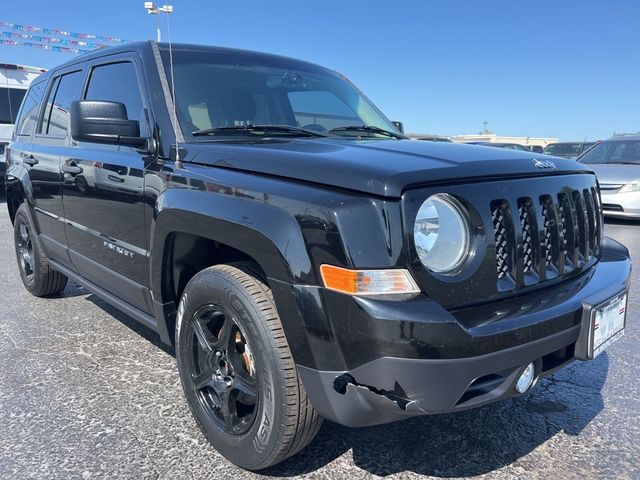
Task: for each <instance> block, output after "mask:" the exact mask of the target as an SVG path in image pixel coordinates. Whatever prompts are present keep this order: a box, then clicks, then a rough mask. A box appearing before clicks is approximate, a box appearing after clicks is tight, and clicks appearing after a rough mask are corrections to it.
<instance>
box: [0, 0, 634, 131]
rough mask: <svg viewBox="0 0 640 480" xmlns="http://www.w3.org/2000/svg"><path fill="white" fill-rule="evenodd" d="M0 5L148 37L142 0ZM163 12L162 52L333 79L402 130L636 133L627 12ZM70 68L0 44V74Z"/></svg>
mask: <svg viewBox="0 0 640 480" xmlns="http://www.w3.org/2000/svg"><path fill="white" fill-rule="evenodd" d="M165 1H167V0H165ZM3 3H4V5H3V8H2V11H1V13H0V20H1V21H4V22H11V23H17V24H29V25H35V26H40V27H45V28H56V29H60V30H68V31H74V32H80V33H92V34H100V35H112V36H115V37H120V38H126V39H129V40H146V39H152V38H155V34H156V31H155V17H151V16H149V15H148V14H147V13H146V11H145V9H144V1H143V0H109V1H101V2H96V1H89V0H86V1H64V0H57V1H51V0H27V1H5V2H3ZM171 3H172V5H173V6H174V13H173V14H172V17H171V30H172V37H173V41H174V42H186V43H201V44H208V45H219V46H225V47H234V48H242V49H250V50H257V51H263V52H269V53H276V54H281V55H286V56H291V57H295V58H300V59H303V60H307V61H311V62H314V63H318V64H321V65H323V66H326V67H329V68H332V69H335V70H338V71H340V72H341V73H342V74H344V75H346V76H347V77H349V78H350V79H351V80H352V81H353V82H354V83H355V84H356V85H357V86H358V87H359V88H360V89H361V90H362V91H363V92H364V93H365V94H366V95H367V96H368V97H369V98H370V99H371V100H372V101H373V102H374V103H375V104H376V105H377V106H378V107H379V108H380V109H381V110H382V111H383V112H384V113H385V114H386V115H387V116H388V117H389V118H390V119H392V120H399V121H402V122H404V125H405V131H406V132H414V133H423V134H427V133H433V134H440V135H458V134H476V133H479V132H480V131H481V130H483V129H484V125H483V122H484V121H486V122H488V129H489V130H490V131H492V132H494V133H497V134H499V135H507V136H525V137H526V136H531V137H557V138H560V140H566V141H571V140H583V139H589V140H597V139H602V138H608V137H610V136H611V135H612V134H613V133H614V132H637V131H640V115H639V113H640V91H639V88H638V86H639V85H640V82H639V80H640V28H639V26H640V2H639V1H638V0H618V1H615V2H613V1H611V2H605V1H592V0H562V1H561V0H536V1H534V0H530V1H527V0H484V1H479V0H468V1H462V0H440V1H433V0H422V1H420V0H412V1H402V0H400V1H395V2H382V1H378V0H369V1H362V0H341V1H337V0H325V1H323V2H320V1H315V2H308V1H293V0H277V1H269V2H265V1H259V0H244V1H242V2H239V1H229V0H227V1H220V0H207V1H205V0H173V1H172V2H171ZM162 23H163V40H166V39H167V36H166V35H167V28H166V20H165V19H164V18H163V22H162ZM0 30H6V28H3V27H0ZM70 57H71V55H69V54H65V53H50V52H45V51H42V50H37V49H32V48H27V47H14V46H0V63H19V64H24V65H34V66H40V67H44V68H51V67H53V66H55V65H57V64H60V63H63V62H65V61H67V60H69V58H70Z"/></svg>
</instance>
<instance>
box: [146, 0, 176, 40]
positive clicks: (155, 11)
mask: <svg viewBox="0 0 640 480" xmlns="http://www.w3.org/2000/svg"><path fill="white" fill-rule="evenodd" d="M144 8H145V9H146V10H147V13H148V14H149V15H156V33H157V36H158V42H160V41H162V38H161V34H160V14H161V13H166V14H167V15H168V14H170V13H173V5H162V6H161V7H160V6H156V5H155V4H154V3H153V2H144Z"/></svg>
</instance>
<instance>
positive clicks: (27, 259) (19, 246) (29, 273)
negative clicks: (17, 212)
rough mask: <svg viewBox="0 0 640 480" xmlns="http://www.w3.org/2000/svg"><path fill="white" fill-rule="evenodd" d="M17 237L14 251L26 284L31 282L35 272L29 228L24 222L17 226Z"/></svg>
mask: <svg viewBox="0 0 640 480" xmlns="http://www.w3.org/2000/svg"><path fill="white" fill-rule="evenodd" d="M17 230H18V232H19V237H18V240H17V242H16V250H17V254H18V266H19V268H20V270H21V273H22V274H23V275H24V278H25V279H26V281H27V282H29V283H31V282H33V275H34V271H35V266H34V258H33V243H32V241H31V228H30V227H29V225H28V224H27V223H25V222H22V221H20V222H19V223H18V224H17Z"/></svg>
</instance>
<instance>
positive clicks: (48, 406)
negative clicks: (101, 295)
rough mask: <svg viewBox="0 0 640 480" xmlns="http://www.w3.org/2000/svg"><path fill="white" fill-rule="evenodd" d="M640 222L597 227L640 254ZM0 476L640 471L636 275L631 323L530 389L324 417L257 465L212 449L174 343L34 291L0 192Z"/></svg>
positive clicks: (595, 474) (72, 288) (66, 296)
mask: <svg viewBox="0 0 640 480" xmlns="http://www.w3.org/2000/svg"><path fill="white" fill-rule="evenodd" d="M638 232H640V225H636V224H633V223H630V222H622V221H616V222H608V224H607V226H606V233H607V235H609V236H612V237H614V238H616V239H617V240H619V241H621V242H623V243H624V244H626V245H627V246H628V247H629V249H630V250H631V254H632V258H634V259H635V258H638V256H639V255H640V235H638ZM0 236H1V237H0V238H2V242H0V272H1V273H0V277H1V278H2V280H3V282H2V283H3V292H4V295H3V297H2V302H1V305H0V365H1V367H0V425H1V430H0V478H2V479H22V478H38V479H45V478H46V479H58V478H59V479H68V478H69V479H71V478H82V479H93V478H136V479H147V478H149V479H151V478H153V479H180V478H212V479H227V478H242V479H245V478H271V477H274V478H290V477H299V478H318V479H340V478H348V479H351V480H355V479H362V478H370V477H376V476H383V477H387V478H459V477H460V478H464V477H474V478H496V479H504V478H518V479H521V478H527V479H529V478H612V479H613V478H616V479H638V478H640V424H639V422H638V418H640V396H639V393H640V386H639V382H638V375H639V374H640V349H639V348H638V342H639V340H640V327H639V325H638V322H639V321H640V315H639V312H640V291H639V289H640V278H639V277H640V275H639V274H638V271H637V270H636V271H635V272H634V274H633V277H634V278H633V281H632V282H633V283H632V289H631V293H630V298H629V308H628V312H629V315H628V328H627V335H626V336H625V337H624V338H623V339H622V340H621V341H619V342H618V343H617V344H615V345H614V346H613V347H612V348H611V349H610V350H609V351H608V352H607V353H605V354H603V355H601V356H600V357H598V358H597V359H596V360H595V361H593V362H590V363H577V364H574V365H572V366H571V367H569V368H567V369H565V370H563V371H561V372H559V373H558V374H556V375H555V376H553V377H552V378H550V379H548V380H544V381H542V382H541V383H540V384H539V385H538V386H537V387H536V388H535V389H534V390H533V391H532V392H531V394H529V395H528V396H525V397H522V398H517V399H514V400H507V401H503V402H500V403H497V404H493V405H490V406H487V407H484V408H481V409H479V410H473V411H468V412H463V413H458V414H454V415H440V416H433V417H423V418H417V419H412V420H408V421H405V422H401V423H396V424H391V425H384V426H379V427H372V428H365V429H358V430H355V429H347V428H344V427H341V426H337V425H335V424H331V423H329V422H325V424H324V426H323V427H322V429H321V431H320V434H319V435H318V436H317V438H316V439H315V440H314V441H313V443H312V444H311V445H310V446H309V447H308V448H307V449H305V450H304V451H303V452H301V453H300V454H298V455H297V456H295V457H293V458H291V459H289V460H288V461H286V462H284V463H283V464H281V465H279V466H277V467H274V468H272V469H271V470H269V471H267V472H263V474H261V475H258V474H250V473H248V472H245V471H242V470H240V469H238V468H236V467H234V466H232V465H231V464H230V463H228V462H227V461H225V460H224V459H223V458H222V457H221V456H220V455H218V454H217V453H216V451H215V450H213V448H211V447H210V446H209V445H208V444H207V442H206V440H205V439H204V437H203V435H201V434H200V432H199V430H198V429H197V427H196V424H195V422H194V421H193V420H192V418H191V416H190V414H189V411H188V408H187V405H186V402H185V400H184V399H183V395H182V391H181V388H180V385H179V380H178V373H177V370H176V362H175V358H174V357H173V355H172V351H171V350H170V349H168V348H166V347H164V346H163V345H162V344H161V343H160V341H159V338H158V337H157V336H156V335H155V334H154V333H152V332H150V331H148V330H146V329H145V328H144V327H141V326H140V325H138V324H137V323H135V322H134V321H133V320H131V319H129V318H128V317H127V316H125V315H123V314H121V313H120V312H118V311H116V310H115V309H113V308H112V307H110V306H108V305H107V304H106V303H104V302H103V301H101V300H100V299H98V298H97V297H96V296H94V295H91V294H88V293H87V292H86V291H84V290H83V289H82V288H80V287H78V286H77V285H75V284H73V283H69V285H68V286H67V288H66V290H65V291H64V293H63V295H61V296H59V297H57V298H53V299H39V298H35V297H32V296H31V295H30V294H29V293H27V291H26V290H25V289H24V288H23V286H22V284H21V282H20V278H19V274H18V270H17V268H16V262H15V254H14V249H13V231H12V226H11V224H10V222H9V218H8V215H7V213H6V206H5V204H4V198H2V199H1V201H0Z"/></svg>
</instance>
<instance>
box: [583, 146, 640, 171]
mask: <svg viewBox="0 0 640 480" xmlns="http://www.w3.org/2000/svg"><path fill="white" fill-rule="evenodd" d="M580 161H581V162H582V163H633V164H636V163H637V164H639V165H640V140H625V141H615V142H602V143H599V144H598V145H596V146H595V147H593V148H592V149H591V150H589V151H588V152H586V153H585V154H584V155H583V156H582V157H580Z"/></svg>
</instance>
